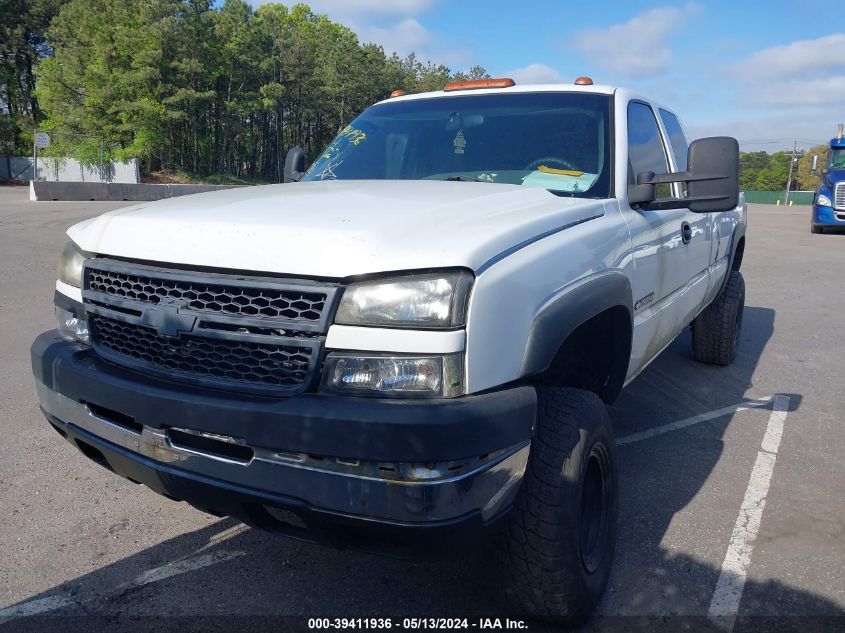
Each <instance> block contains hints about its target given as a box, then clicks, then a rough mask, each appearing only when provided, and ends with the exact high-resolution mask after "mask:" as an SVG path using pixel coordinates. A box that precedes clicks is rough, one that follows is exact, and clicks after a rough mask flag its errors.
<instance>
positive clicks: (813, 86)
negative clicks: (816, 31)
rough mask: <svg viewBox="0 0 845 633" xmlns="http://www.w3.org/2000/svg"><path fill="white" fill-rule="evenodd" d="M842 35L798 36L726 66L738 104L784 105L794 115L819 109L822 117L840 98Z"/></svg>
mask: <svg viewBox="0 0 845 633" xmlns="http://www.w3.org/2000/svg"><path fill="white" fill-rule="evenodd" d="M842 50H845V34H842V33H840V34H836V35H827V36H825V37H819V38H817V39H814V40H798V41H795V42H791V43H789V44H784V45H781V46H772V47H770V48H765V49H762V50H759V51H757V52H756V53H753V54H752V55H750V56H749V57H747V58H746V59H744V60H742V61H740V62H738V63H737V64H735V65H734V66H733V67H730V68H728V71H727V75H728V76H729V77H730V78H732V79H733V81H734V82H735V83H736V84H737V86H738V87H739V88H740V91H741V96H740V99H741V105H746V106H757V107H759V106H763V107H767V108H776V109H782V110H789V111H790V112H791V115H792V116H794V117H801V116H809V115H810V114H809V113H807V112H804V111H805V110H807V109H808V108H821V109H822V111H821V112H819V113H817V114H818V115H820V116H822V117H824V118H825V119H830V117H833V116H834V115H835V114H836V112H835V111H836V110H839V109H840V108H841V105H840V104H842V103H843V102H845V59H843V57H842Z"/></svg>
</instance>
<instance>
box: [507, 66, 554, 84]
mask: <svg viewBox="0 0 845 633" xmlns="http://www.w3.org/2000/svg"><path fill="white" fill-rule="evenodd" d="M502 74H503V75H504V76H505V77H512V78H513V79H514V81H516V83H518V84H556V83H561V82H562V81H563V77H561V74H560V73H559V72H558V71H556V70H555V69H554V68H551V67H549V66H546V65H545V64H528V66H525V67H523V68H514V69H513V70H506V71H505V72H504V73H502Z"/></svg>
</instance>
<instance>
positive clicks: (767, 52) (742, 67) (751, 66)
mask: <svg viewBox="0 0 845 633" xmlns="http://www.w3.org/2000/svg"><path fill="white" fill-rule="evenodd" d="M843 50H845V33H837V34H835V35H827V36H825V37H819V38H817V39H814V40H799V41H796V42H792V43H790V44H785V45H783V46H772V47H771V48H765V49H763V50H761V51H757V52H756V53H754V54H753V55H751V56H750V57H749V58H748V59H746V60H745V61H743V62H742V63H740V64H739V65H738V66H737V68H736V72H737V74H739V75H742V76H743V77H745V78H750V79H757V78H760V79H762V78H770V77H773V78H778V77H781V76H784V75H787V76H797V75H807V74H809V75H814V76H820V75H827V74H828V73H829V71H831V70H833V71H838V72H839V74H843V75H845V58H843V55H842V51H843Z"/></svg>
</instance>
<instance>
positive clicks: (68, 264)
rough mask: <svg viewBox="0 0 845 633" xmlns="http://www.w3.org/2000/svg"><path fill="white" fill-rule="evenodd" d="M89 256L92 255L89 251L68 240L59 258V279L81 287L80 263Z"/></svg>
mask: <svg viewBox="0 0 845 633" xmlns="http://www.w3.org/2000/svg"><path fill="white" fill-rule="evenodd" d="M90 257H93V255H92V254H91V253H86V252H85V251H83V250H80V249H79V247H77V246H76V244H74V243H73V242H71V241H68V243H67V244H65V249H64V250H63V251H62V257H61V259H59V279H61V280H62V281H63V282H65V283H66V284H70V285H71V286H76V287H77V288H81V287H82V264H83V263H85V260H86V259H88V258H90Z"/></svg>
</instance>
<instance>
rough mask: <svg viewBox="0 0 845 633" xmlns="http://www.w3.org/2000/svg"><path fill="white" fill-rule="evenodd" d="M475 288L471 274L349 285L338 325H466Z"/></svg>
mask: <svg viewBox="0 0 845 633" xmlns="http://www.w3.org/2000/svg"><path fill="white" fill-rule="evenodd" d="M471 286H472V275H471V274H470V273H468V272H444V273H426V274H418V275H408V276H407V277H396V278H394V279H382V280H379V281H365V282H361V283H356V284H350V285H349V286H348V287H347V288H346V290H345V291H344V293H343V299H341V301H340V307H338V310H337V316H336V317H335V323H338V324H342V325H383V326H388V327H412V328H452V327H459V326H461V325H464V323H465V321H466V304H467V297H468V296H469V290H470V287H471Z"/></svg>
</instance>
